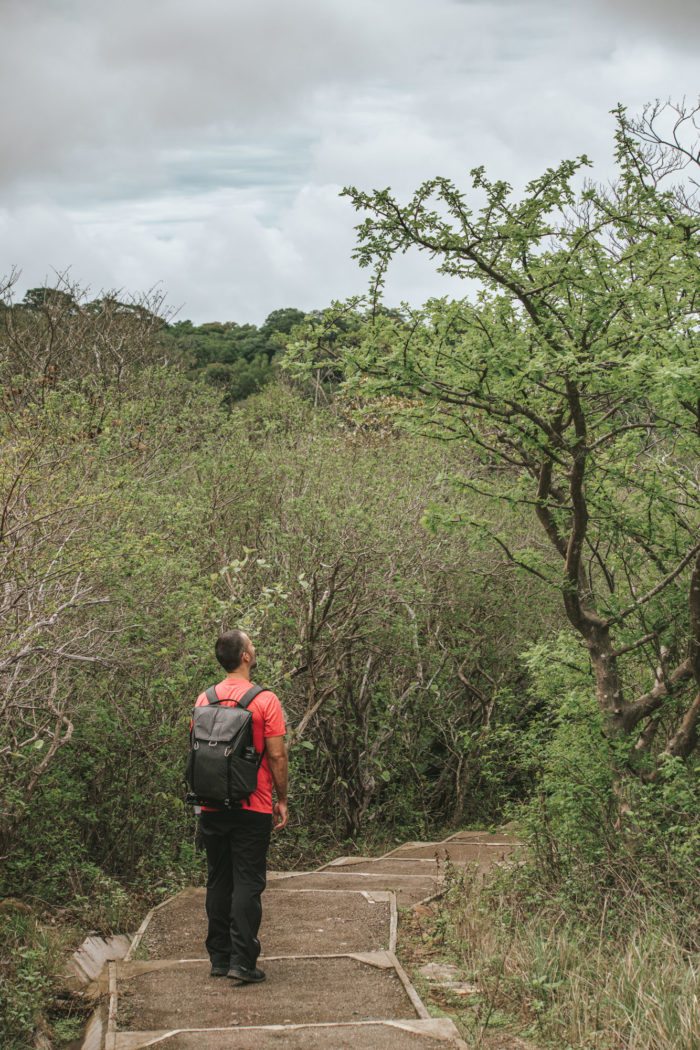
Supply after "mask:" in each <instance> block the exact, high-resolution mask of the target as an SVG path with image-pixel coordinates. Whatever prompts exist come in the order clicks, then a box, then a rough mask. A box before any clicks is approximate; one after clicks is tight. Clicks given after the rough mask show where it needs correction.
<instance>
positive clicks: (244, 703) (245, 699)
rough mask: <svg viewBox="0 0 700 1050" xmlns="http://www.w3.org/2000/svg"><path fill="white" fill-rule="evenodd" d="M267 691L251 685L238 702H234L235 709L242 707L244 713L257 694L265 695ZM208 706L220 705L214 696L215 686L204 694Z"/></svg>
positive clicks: (262, 687) (261, 687) (219, 701)
mask: <svg viewBox="0 0 700 1050" xmlns="http://www.w3.org/2000/svg"><path fill="white" fill-rule="evenodd" d="M267 692H269V690H268V689H266V687H265V686H264V685H251V687H250V689H248V690H247V692H245V693H244V694H243V696H242V697H241V699H240V700H237V701H236V707H242V708H243V710H244V711H245V710H246V708H247V707H248V705H249V704H251V703H252V702H253V700H255V697H256V696H257V695H258V693H267ZM204 695H205V696H206V698H207V700H208V701H209V703H210V704H220V703H221V700H220V699H219V697H218V696H217V695H216V686H215V685H210V686H209V688H208V689H207V691H206V692H205V694H204Z"/></svg>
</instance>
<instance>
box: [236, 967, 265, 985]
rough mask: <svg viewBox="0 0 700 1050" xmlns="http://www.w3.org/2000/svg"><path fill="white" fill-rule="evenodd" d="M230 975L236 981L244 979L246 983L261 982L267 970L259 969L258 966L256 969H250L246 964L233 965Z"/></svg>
mask: <svg viewBox="0 0 700 1050" xmlns="http://www.w3.org/2000/svg"><path fill="white" fill-rule="evenodd" d="M228 976H229V977H231V978H233V980H234V981H243V982H244V983H245V984H260V982H261V981H264V980H265V971H264V970H260V969H258V967H257V966H256V967H255V969H254V970H248V969H246V967H245V966H232V967H231V968H230V970H229V971H228Z"/></svg>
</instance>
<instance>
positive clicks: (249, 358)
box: [167, 307, 304, 405]
mask: <svg viewBox="0 0 700 1050" xmlns="http://www.w3.org/2000/svg"><path fill="white" fill-rule="evenodd" d="M303 319H304V314H303V312H302V311H301V310H297V309H295V308H293V307H288V308H286V309H283V310H273V311H272V313H271V314H270V315H269V316H268V317H267V318H266V319H265V321H264V323H263V324H262V325H261V326H260V327H259V328H258V327H256V326H255V325H254V324H236V323H235V322H233V321H226V322H223V323H222V322H209V323H207V324H201V325H194V324H192V322H191V321H177V322H175V323H174V324H172V325H170V326H169V328H168V333H167V338H168V340H169V341H170V342H171V343H172V344H173V345H174V346H175V347H177V348H178V350H179V351H180V352H181V353H182V354H183V355H184V357H185V359H186V360H187V362H188V365H189V368H190V370H191V374H192V375H193V376H194V377H198V376H201V377H203V378H204V379H205V380H206V382H207V383H211V384H212V385H213V386H215V387H217V388H219V389H221V390H223V391H224V392H225V398H226V401H227V403H228V404H229V405H230V404H233V403H234V402H236V401H242V400H243V399H244V398H246V397H249V396H250V395H251V394H253V393H255V392H256V391H257V390H261V389H262V388H263V387H264V386H265V385H266V383H269V382H270V380H271V379H272V378H273V376H274V369H273V367H272V362H273V359H274V357H275V355H276V354H277V353H278V352H279V350H280V349H281V348H282V346H283V345H284V342H285V336H286V335H288V334H289V332H290V331H291V330H292V328H293V327H294V325H296V324H299V323H300V322H301V321H303Z"/></svg>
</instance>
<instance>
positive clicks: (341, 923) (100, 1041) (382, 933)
mask: <svg viewBox="0 0 700 1050" xmlns="http://www.w3.org/2000/svg"><path fill="white" fill-rule="evenodd" d="M511 848H512V842H510V841H509V840H508V839H506V838H503V837H501V838H499V837H498V836H490V835H488V834H486V833H475V832H468V833H458V835H456V836H452V837H451V838H449V839H446V840H444V841H441V842H437V843H417V842H414V843H406V844H405V845H404V846H401V847H399V848H398V849H396V850H392V851H391V852H390V853H389V854H386V855H385V856H384V857H379V858H374V857H367V858H364V857H341V858H338V859H337V860H336V861H333V862H332V863H331V864H328V865H325V866H324V867H323V868H321V869H319V870H317V871H313V872H275V873H271V874H270V877H269V879H268V889H267V891H266V893H265V896H264V898H263V905H264V918H263V926H262V928H261V932H260V939H261V943H262V949H263V953H262V956H261V964H262V966H263V967H264V969H265V971H266V973H267V980H266V981H265V983H264V984H262V985H259V986H254V985H247V986H246V985H240V984H238V983H237V982H233V981H230V980H228V979H226V978H212V977H210V975H209V962H208V959H207V958H206V952H205V949H204V937H205V934H206V918H205V912H204V891H203V890H200V889H188V890H184V891H183V892H182V893H179V894H178V895H177V896H175V897H173V898H171V899H170V900H168V901H166V902H164V903H163V904H161V905H159V906H158V907H157V908H155V909H153V911H151V912H150V913H149V914H148V916H146V918H145V920H144V922H143V923H142V925H141V928H140V929H139V931H138V933H137V934H136V936H135V938H134V940H133V941H132V943H131V947H130V949H129V952H128V954H127V957H126V959H125V960H123V961H122V962H111V963H109V964H108V966H107V967H106V968H105V971H103V975H102V977H101V981H102V982H103V987H104V991H105V993H106V998H107V1001H108V1008H107V1009H102V1011H101V1012H98V1014H96V1016H95V1018H94V1019H93V1023H92V1024H91V1026H90V1028H89V1029H88V1032H87V1034H86V1038H85V1041H84V1043H83V1050H141V1048H145V1047H162V1048H163V1050H191V1048H192V1050H194V1048H195V1047H196V1048H197V1050H224V1048H226V1050H258V1048H267V1047H277V1046H279V1047H284V1050H321V1048H323V1050H350V1048H352V1050H414V1048H415V1050H429V1048H432V1050H448V1048H451V1050H457V1048H462V1050H466V1044H465V1043H464V1042H463V1041H462V1039H461V1038H460V1036H459V1032H458V1030H457V1028H456V1027H455V1025H454V1023H453V1022H452V1021H451V1020H450V1019H449V1018H447V1017H437V1018H436V1017H432V1016H431V1015H430V1012H429V1010H428V1008H427V1007H426V1005H425V1004H424V1003H423V1001H422V1000H421V998H420V997H419V995H418V993H417V992H416V990H415V988H414V987H413V984H412V983H411V981H410V979H409V977H408V976H407V974H406V973H405V971H404V969H403V968H402V966H401V964H400V963H399V960H398V959H397V957H396V954H395V949H396V942H397V929H398V923H397V905H399V906H402V905H415V904H417V903H419V902H425V901H428V900H429V899H430V898H431V897H432V896H434V895H435V894H436V893H438V892H439V889H440V885H441V881H442V878H443V875H444V871H445V865H446V864H447V863H450V864H453V865H464V864H475V865H476V866H477V867H478V868H479V869H484V868H485V867H487V866H489V865H490V864H492V863H493V862H494V861H496V860H498V859H500V858H502V857H503V856H504V855H505V854H506V853H507V852H508V851H509V850H510V849H511ZM429 1001H430V997H429ZM500 1045H501V1044H498V1046H499V1047H500ZM483 1046H484V1047H490V1050H496V1046H497V1044H494V1043H491V1042H488V1041H485V1042H484V1043H483ZM502 1046H503V1050H516V1048H517V1047H523V1046H524V1044H523V1043H519V1042H517V1041H515V1042H512V1043H510V1044H507V1043H503V1044H502Z"/></svg>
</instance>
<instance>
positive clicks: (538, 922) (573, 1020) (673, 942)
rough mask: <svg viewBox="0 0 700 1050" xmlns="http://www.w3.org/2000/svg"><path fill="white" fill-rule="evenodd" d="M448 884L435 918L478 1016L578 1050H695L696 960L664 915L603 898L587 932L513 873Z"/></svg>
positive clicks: (699, 956) (699, 966)
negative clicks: (475, 991)
mask: <svg viewBox="0 0 700 1050" xmlns="http://www.w3.org/2000/svg"><path fill="white" fill-rule="evenodd" d="M451 879H452V882H451V888H450V890H449V892H448V894H447V895H446V897H445V898H444V900H443V902H442V905H441V915H440V917H439V919H440V922H441V923H442V924H443V928H444V925H446V924H449V927H450V929H451V940H452V948H453V950H454V951H455V952H456V954H457V958H458V959H459V960H460V961H461V964H462V966H463V968H464V970H465V973H466V974H468V976H469V979H470V980H471V981H472V982H474V983H477V984H478V985H479V986H480V988H481V991H482V996H483V999H484V1000H485V1001H486V1004H487V1009H486V1010H482V1015H483V1016H485V1017H488V1016H489V1014H490V1015H492V1016H495V1015H496V1014H498V1015H503V1014H504V1013H505V1014H507V1015H508V1016H510V1017H512V1018H513V1019H514V1020H515V1019H517V1021H518V1022H519V1024H520V1026H521V1028H522V1030H523V1031H527V1032H528V1033H529V1034H530V1035H531V1037H533V1038H534V1039H535V1040H536V1039H537V1037H538V1036H539V1037H540V1038H541V1039H542V1041H543V1042H544V1041H547V1042H549V1041H550V1040H551V1041H553V1042H554V1043H555V1044H556V1045H557V1046H560V1047H572V1048H577V1050H579V1048H580V1050H700V999H699V990H700V985H699V978H700V952H699V951H698V950H697V946H696V948H695V950H689V948H688V945H687V944H684V943H683V942H682V937H681V935H680V934H679V932H678V929H679V928H682V927H683V924H675V923H674V922H673V921H671V919H670V917H669V915H668V913H667V912H666V911H664V910H662V909H659V908H654V907H653V906H651V905H650V903H649V901H648V900H645V899H643V898H640V897H638V898H636V900H635V901H634V902H632V901H631V900H627V901H625V902H624V903H621V902H620V901H614V902H613V901H612V900H608V901H607V904H606V906H604V908H603V909H602V913H601V914H600V916H599V921H598V923H597V924H594V923H592V922H586V921H582V919H581V916H580V915H576V914H573V913H572V912H571V911H570V910H569V909H568V908H567V906H566V904H565V903H564V902H562V899H561V898H560V897H557V896H556V895H554V894H551V895H547V894H546V893H545V892H544V891H543V890H542V887H541V886H540V887H538V888H536V887H534V886H533V885H532V884H531V883H530V884H528V882H527V881H525V883H523V879H525V880H527V875H523V873H522V872H518V871H517V870H516V869H515V868H512V869H510V871H504V872H502V873H501V874H500V875H499V876H498V877H497V880H496V881H495V882H493V883H490V884H481V883H480V882H479V881H478V879H477V878H476V876H475V875H474V874H473V873H469V872H467V873H461V874H458V875H457V874H455V873H454V872H453V873H452V875H451Z"/></svg>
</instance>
